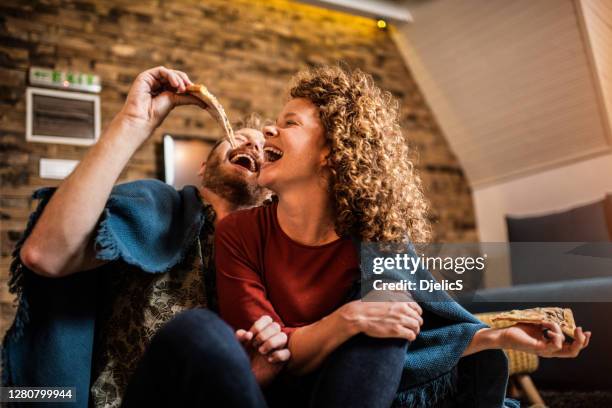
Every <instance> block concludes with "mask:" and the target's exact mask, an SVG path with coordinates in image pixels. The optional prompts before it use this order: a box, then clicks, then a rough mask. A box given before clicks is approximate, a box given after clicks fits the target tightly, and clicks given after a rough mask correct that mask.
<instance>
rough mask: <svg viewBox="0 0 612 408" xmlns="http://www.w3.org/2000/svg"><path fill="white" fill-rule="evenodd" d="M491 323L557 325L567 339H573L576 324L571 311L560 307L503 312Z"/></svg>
mask: <svg viewBox="0 0 612 408" xmlns="http://www.w3.org/2000/svg"><path fill="white" fill-rule="evenodd" d="M491 320H492V321H493V322H500V323H502V324H503V323H508V326H512V325H514V324H518V323H528V324H542V323H544V322H553V323H557V324H558V325H559V326H560V327H561V331H562V332H563V334H565V335H566V336H568V337H571V338H572V339H573V338H574V331H575V330H576V322H575V321H574V314H573V313H572V310H571V309H564V308H561V307H536V308H534V309H524V310H512V311H509V312H503V313H500V314H498V315H497V316H495V317H493V318H492V319H491Z"/></svg>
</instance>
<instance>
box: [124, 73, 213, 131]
mask: <svg viewBox="0 0 612 408" xmlns="http://www.w3.org/2000/svg"><path fill="white" fill-rule="evenodd" d="M192 84H193V83H192V82H191V80H190V79H189V77H188V76H187V74H185V73H184V72H181V71H177V70H173V69H168V68H166V67H163V66H160V67H155V68H151V69H148V70H146V71H144V72H141V73H140V74H139V75H138V76H137V77H136V79H135V80H134V83H133V84H132V86H131V87H130V91H129V93H128V96H127V99H126V101H125V104H124V106H123V108H122V109H121V112H120V115H122V116H123V118H124V119H126V120H128V121H130V122H131V123H133V124H135V125H136V126H138V127H144V128H146V129H147V130H148V131H149V132H152V131H153V130H155V128H157V127H158V126H159V125H160V124H161V123H162V122H163V120H164V119H165V118H166V116H167V115H168V113H170V111H171V110H172V109H173V108H174V107H176V106H179V105H198V106H201V107H202V108H206V105H205V104H204V102H202V101H201V100H199V99H198V98H196V97H194V96H192V95H179V94H178V93H177V92H185V90H186V88H187V86H188V85H192Z"/></svg>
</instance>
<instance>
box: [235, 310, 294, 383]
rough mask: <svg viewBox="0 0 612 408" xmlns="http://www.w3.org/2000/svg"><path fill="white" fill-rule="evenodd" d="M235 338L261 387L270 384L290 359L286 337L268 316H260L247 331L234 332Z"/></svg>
mask: <svg viewBox="0 0 612 408" xmlns="http://www.w3.org/2000/svg"><path fill="white" fill-rule="evenodd" d="M236 338H237V339H238V341H239V342H240V343H241V344H242V345H243V347H244V348H245V350H246V352H247V354H248V355H249V358H250V360H251V369H252V370H253V374H254V375H255V378H256V379H257V382H258V383H259V384H261V385H262V386H265V385H267V384H269V383H270V382H272V380H273V379H274V378H275V377H276V375H277V374H278V373H279V372H280V370H281V369H282V367H283V366H284V363H285V362H287V360H289V357H291V353H290V352H289V349H288V348H287V335H286V334H285V333H283V332H282V331H281V330H280V325H279V324H278V323H275V322H274V321H273V320H272V318H271V317H270V316H262V317H261V318H259V319H258V320H257V321H256V322H255V323H254V324H253V326H251V328H250V329H249V330H243V329H238V330H236Z"/></svg>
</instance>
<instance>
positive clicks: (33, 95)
mask: <svg viewBox="0 0 612 408" xmlns="http://www.w3.org/2000/svg"><path fill="white" fill-rule="evenodd" d="M99 137H100V97H99V96H98V95H92V94H85V93H79V92H65V91H56V90H51V89H42V88H32V87H29V88H27V90H26V140H27V141H28V142H42V143H62V144H74V145H81V146H88V145H92V144H94V143H95V142H96V141H97V140H98V138H99Z"/></svg>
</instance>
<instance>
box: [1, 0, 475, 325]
mask: <svg viewBox="0 0 612 408" xmlns="http://www.w3.org/2000/svg"><path fill="white" fill-rule="evenodd" d="M4 3H7V2H4ZM338 61H344V62H345V63H348V64H350V65H351V66H353V67H358V68H361V69H363V70H364V71H366V72H369V73H371V74H372V75H373V76H374V78H375V79H376V81H377V83H378V84H379V85H380V86H381V87H382V88H384V89H386V90H388V91H390V92H392V93H393V94H394V95H395V96H396V97H397V98H399V99H400V103H401V114H402V116H401V123H402V127H403V129H404V131H405V134H406V137H407V140H408V141H409V142H410V143H411V145H413V146H415V147H416V148H417V149H418V153H419V157H420V162H419V163H418V166H417V167H418V168H419V169H420V170H421V172H422V179H423V181H424V183H425V188H426V192H427V196H428V198H429V200H430V201H431V206H432V213H431V216H430V217H431V220H432V221H433V222H434V230H435V235H436V238H437V239H438V240H441V241H446V242H451V241H474V240H476V239H477V236H476V230H475V228H474V212H473V208H472V201H471V192H470V189H469V187H468V184H467V182H466V180H465V177H464V175H463V172H462V170H461V167H460V165H459V163H458V161H457V159H456V158H455V156H454V155H453V153H452V151H451V150H450V148H449V147H448V144H447V143H446V140H445V139H444V136H443V134H442V133H441V131H440V129H439V127H438V126H437V123H436V121H435V118H434V117H433V115H432V113H431V111H430V110H429V108H428V106H427V105H426V103H425V100H424V98H423V95H422V94H421V93H420V91H419V88H418V84H416V83H415V81H414V79H413V78H412V76H411V74H410V71H409V70H408V69H407V68H406V66H405V65H404V61H403V59H402V58H401V55H400V53H399V51H398V50H397V48H396V46H395V44H394V43H393V41H392V39H391V37H390V35H389V33H388V32H386V31H380V30H378V29H377V28H376V27H375V24H374V22H373V21H372V20H369V19H364V18H360V17H354V16H350V15H347V14H342V13H336V12H331V11H328V10H324V9H320V8H317V7H312V6H307V5H304V4H301V3H293V2H288V1H286V0H234V1H232V2H228V1H226V0H207V1H205V2H203V1H197V2H196V1H189V0H176V1H174V0H173V1H169V0H146V1H138V2H128V1H123V0H108V1H103V2H102V1H96V0H71V1H62V0H47V1H44V2H29V1H17V2H10V1H9V2H8V3H7V4H3V5H1V6H0V148H2V154H0V183H1V185H2V198H1V199H0V213H1V214H3V216H4V218H6V219H3V220H2V226H1V228H0V234H1V237H2V241H3V243H2V257H1V258H0V259H2V261H1V262H0V288H1V287H4V282H6V279H7V278H8V260H9V257H8V251H9V250H10V247H11V245H13V244H14V240H15V238H16V236H17V234H18V233H20V232H21V231H22V230H23V228H24V227H25V223H26V220H27V213H28V211H30V210H31V209H32V208H33V207H32V206H33V205H35V203H34V202H33V201H32V200H30V199H29V196H30V194H31V193H32V191H33V190H34V189H36V188H38V187H41V186H44V185H57V184H58V181H55V180H42V179H40V178H39V177H38V160H39V159H40V158H41V157H48V158H60V159H76V160H79V159H81V158H82V157H83V154H84V152H85V151H86V148H83V147H75V146H67V145H55V144H44V143H26V142H25V136H24V133H25V128H24V124H25V101H24V97H25V85H26V83H25V81H26V72H27V69H28V67H29V66H31V65H36V66H43V67H52V68H58V69H66V70H69V69H72V70H79V71H86V72H93V73H95V74H97V75H99V76H100V77H101V79H102V84H103V91H102V93H101V101H102V108H101V111H102V123H103V125H107V124H108V123H109V121H110V120H111V118H112V116H113V115H114V114H115V113H116V112H117V111H118V110H119V109H121V106H122V105H123V101H124V99H125V96H126V95H127V92H128V89H129V86H130V83H131V82H132V80H133V78H134V77H135V76H136V75H137V74H138V73H139V72H141V71H142V70H144V69H147V68H150V67H153V66H156V65H160V64H163V65H166V66H168V67H171V68H175V69H180V70H183V71H185V72H187V73H188V74H189V75H190V77H191V78H192V80H194V81H197V82H203V83H205V84H206V85H207V86H208V87H209V88H210V89H211V90H212V91H213V92H214V93H215V94H216V95H217V96H218V97H219V99H220V101H221V102H222V104H223V105H224V106H225V107H226V109H227V112H228V114H229V115H230V117H231V118H232V119H238V118H239V117H240V116H242V115H244V114H247V113H250V111H251V110H254V111H257V112H258V113H259V114H261V115H262V116H264V117H270V118H274V117H275V116H276V114H277V112H278V110H279V108H280V107H281V105H282V103H283V92H284V90H285V88H286V85H287V82H288V79H289V78H290V77H291V76H292V75H293V74H294V73H295V72H297V71H298V70H300V69H302V68H304V67H306V66H310V65H317V64H327V63H329V64H334V63H336V62H338ZM164 133H172V134H184V135H195V136H199V137H216V136H219V135H220V134H221V131H220V129H219V128H218V126H216V125H215V124H214V122H213V121H212V119H211V118H210V117H209V116H208V115H207V114H205V113H204V112H202V111H201V110H200V109H198V108H195V107H181V108H178V109H176V110H175V111H174V112H172V113H171V114H170V116H169V117H168V119H167V120H166V121H165V122H164V123H163V124H162V126H161V127H160V128H159V129H158V130H157V131H156V132H155V134H154V135H153V136H152V137H151V138H150V139H149V140H148V141H147V142H146V143H145V144H144V145H143V146H142V147H141V148H140V149H139V150H138V152H137V153H136V154H135V155H134V157H133V159H132V160H131V161H130V163H129V164H128V166H127V168H126V169H125V171H123V173H122V174H121V176H120V180H119V181H120V182H123V181H128V180H132V179H138V178H143V177H155V176H156V175H158V174H161V171H160V170H161V169H160V168H159V164H158V162H159V152H160V148H159V147H160V143H161V137H162V135H163V134H164ZM28 207H29V208H28ZM10 299H11V296H10V295H8V294H7V293H6V292H1V293H0V307H1V308H2V311H1V312H0V335H1V334H2V332H3V330H2V328H5V327H7V319H9V317H10V316H11V315H12V313H13V310H14V309H13V306H12V305H11V304H10Z"/></svg>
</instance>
